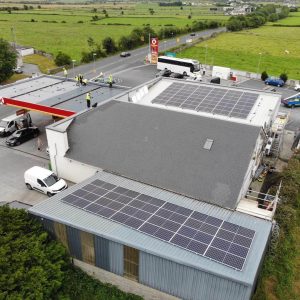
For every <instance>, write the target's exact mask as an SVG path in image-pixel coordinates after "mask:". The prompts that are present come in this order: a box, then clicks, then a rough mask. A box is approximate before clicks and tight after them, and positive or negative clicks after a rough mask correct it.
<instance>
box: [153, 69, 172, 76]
mask: <svg viewBox="0 0 300 300" xmlns="http://www.w3.org/2000/svg"><path fill="white" fill-rule="evenodd" d="M171 74H172V72H171V71H170V70H168V69H164V70H161V71H159V72H158V73H157V74H156V75H155V77H160V76H162V77H169V76H170V75H171Z"/></svg>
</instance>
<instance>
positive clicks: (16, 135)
mask: <svg viewBox="0 0 300 300" xmlns="http://www.w3.org/2000/svg"><path fill="white" fill-rule="evenodd" d="M21 133H22V131H19V130H18V131H15V132H14V133H13V134H12V136H13V137H19V136H20V135H21Z"/></svg>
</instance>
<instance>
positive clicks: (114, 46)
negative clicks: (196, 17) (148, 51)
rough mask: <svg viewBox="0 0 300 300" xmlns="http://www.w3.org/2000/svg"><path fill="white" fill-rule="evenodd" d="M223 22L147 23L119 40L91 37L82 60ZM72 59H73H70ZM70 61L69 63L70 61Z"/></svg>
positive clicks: (104, 55) (218, 24) (88, 60)
mask: <svg viewBox="0 0 300 300" xmlns="http://www.w3.org/2000/svg"><path fill="white" fill-rule="evenodd" d="M221 25H222V24H221V23H220V22H218V21H214V20H212V21H194V22H193V23H192V24H191V25H187V26H185V27H183V28H179V27H176V26H167V27H165V28H161V29H159V30H158V31H155V30H154V29H153V28H152V27H151V26H149V25H147V26H144V27H142V28H135V29H133V30H132V32H131V33H130V34H129V35H128V36H125V35H123V36H121V37H120V38H119V40H118V41H116V40H114V39H113V38H111V37H106V38H104V39H103V40H102V41H101V42H100V43H99V42H96V41H95V40H94V39H93V38H91V37H89V38H88V39H87V43H88V46H89V49H90V51H84V52H82V54H81V55H82V57H81V62H83V63H88V62H91V61H93V59H94V57H95V58H101V57H106V56H107V55H110V54H114V53H116V52H118V51H127V50H132V49H135V48H137V47H140V46H143V45H146V44H148V43H149V36H151V37H157V38H159V39H165V38H173V37H176V36H178V35H180V34H185V33H188V32H193V31H200V30H204V29H213V28H218V27H220V26H221ZM70 61H71V60H70ZM70 61H69V63H70ZM58 65H61V64H58Z"/></svg>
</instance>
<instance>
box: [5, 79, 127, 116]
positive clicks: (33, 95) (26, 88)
mask: <svg viewBox="0 0 300 300" xmlns="http://www.w3.org/2000/svg"><path fill="white" fill-rule="evenodd" d="M124 90H125V89H123V88H116V87H115V88H109V87H107V86H101V85H99V84H96V83H92V82H89V83H88V84H87V85H86V86H81V87H80V86H77V85H76V82H75V81H73V80H64V78H59V77H52V76H47V75H43V76H40V77H36V78H32V79H28V80H24V81H20V82H17V83H15V84H11V85H8V86H4V87H2V88H0V98H1V97H7V98H13V99H18V100H22V101H27V102H31V103H39V104H42V105H46V106H51V107H58V108H62V109H67V110H71V111H75V112H80V111H82V110H85V109H86V101H85V97H86V93H88V92H90V93H91V96H92V104H94V103H95V102H97V103H101V102H103V101H105V100H107V99H109V98H112V97H114V96H116V95H118V94H120V93H122V92H124Z"/></svg>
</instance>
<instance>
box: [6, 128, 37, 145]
mask: <svg viewBox="0 0 300 300" xmlns="http://www.w3.org/2000/svg"><path fill="white" fill-rule="evenodd" d="M39 133H40V131H39V129H38V128H37V127H27V128H22V129H19V130H17V131H15V132H14V133H13V134H12V135H11V136H10V137H9V138H7V139H6V142H5V144H6V145H7V146H10V147H14V146H19V145H21V144H22V143H24V142H26V141H28V140H31V139H33V138H35V137H37V136H38V135H39Z"/></svg>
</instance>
